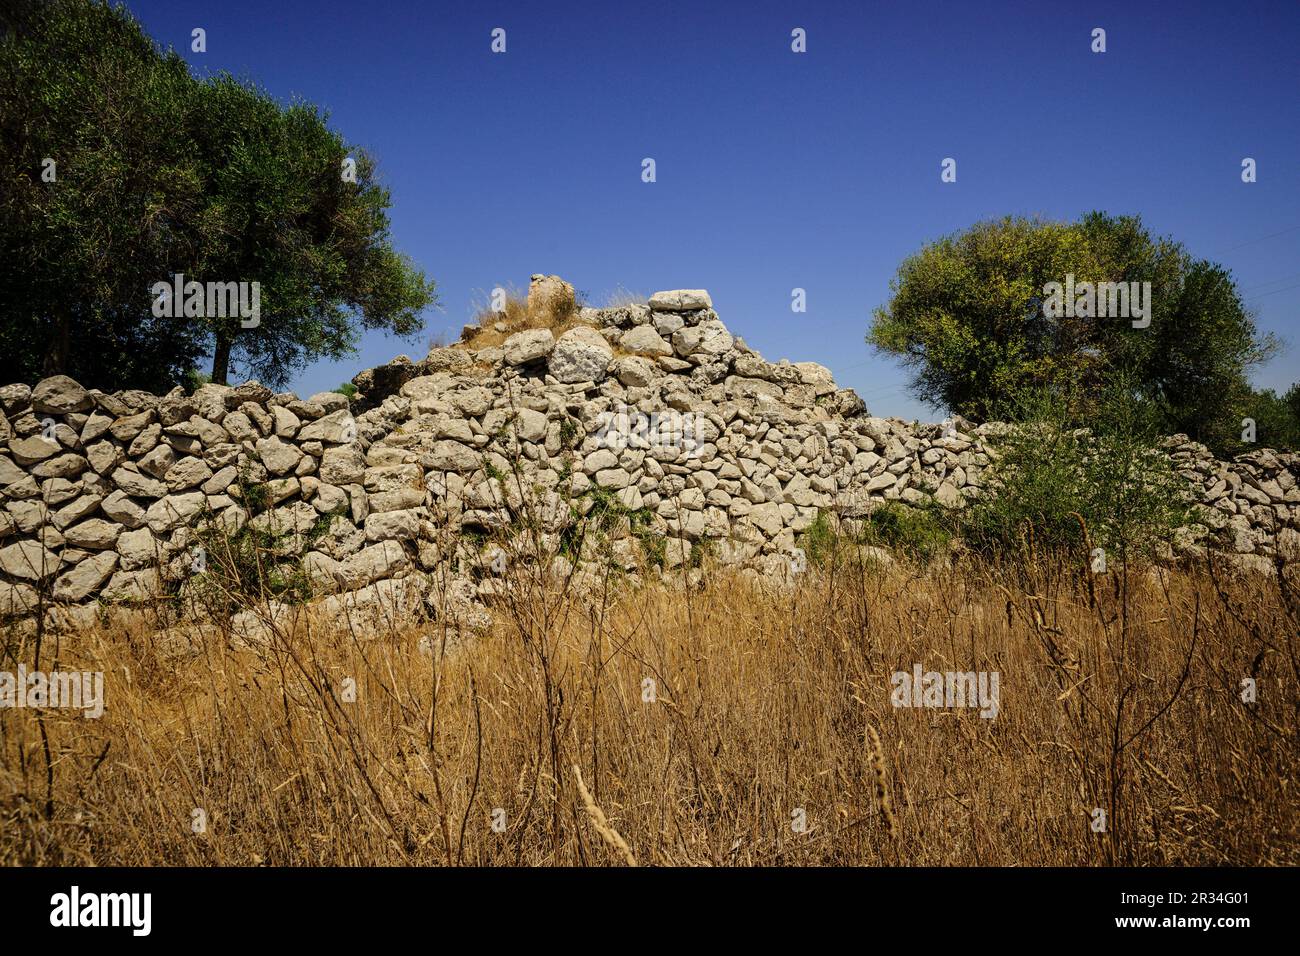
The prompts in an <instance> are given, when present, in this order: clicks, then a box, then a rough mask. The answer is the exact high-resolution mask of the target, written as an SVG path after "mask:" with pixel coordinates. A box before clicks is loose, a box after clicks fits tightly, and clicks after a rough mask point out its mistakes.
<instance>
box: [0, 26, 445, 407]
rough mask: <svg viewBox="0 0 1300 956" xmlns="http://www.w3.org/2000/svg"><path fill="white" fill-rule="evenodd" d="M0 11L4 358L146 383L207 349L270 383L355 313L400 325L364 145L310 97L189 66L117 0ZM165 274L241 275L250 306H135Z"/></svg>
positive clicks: (410, 282) (383, 212)
mask: <svg viewBox="0 0 1300 956" xmlns="http://www.w3.org/2000/svg"><path fill="white" fill-rule="evenodd" d="M0 27H3V29H4V33H3V35H2V36H0V142H3V146H4V148H5V150H6V155H8V156H12V157H13V164H12V170H11V171H10V170H7V171H6V174H5V178H4V180H3V181H0V337H2V341H3V343H4V348H5V352H6V355H12V356H13V357H14V365H16V368H15V369H14V371H15V372H16V373H17V374H18V376H19V377H22V378H27V379H33V378H36V377H39V376H40V375H42V374H51V373H54V372H66V373H68V374H71V375H73V376H74V377H77V378H78V379H80V380H81V381H83V382H85V383H87V384H93V385H97V386H99V387H101V388H120V387H143V388H149V389H153V390H161V389H165V388H167V387H170V386H171V385H173V384H177V383H180V382H184V381H185V380H186V379H187V378H188V377H190V376H191V374H192V371H193V369H194V368H195V367H196V366H197V365H198V363H199V362H200V361H201V360H202V358H203V357H204V356H205V355H208V356H212V364H211V380H212V381H214V382H218V383H224V382H225V381H226V380H227V377H228V375H229V373H230V371H231V370H232V369H235V370H239V371H241V372H247V373H249V374H251V375H253V376H255V377H257V378H259V379H260V380H262V381H263V382H265V383H266V384H268V385H271V386H273V387H279V386H282V385H283V384H284V383H285V382H286V381H287V380H288V378H289V377H290V376H291V375H292V373H293V372H294V370H296V369H298V368H301V367H302V366H303V365H305V364H307V363H308V362H311V361H313V360H315V359H318V358H339V357H342V356H345V355H347V354H349V353H351V352H352V351H353V350H354V349H355V346H356V342H357V339H358V337H359V334H360V332H361V330H362V329H384V330H387V331H389V332H392V333H395V334H397V335H400V336H408V337H409V336H413V335H415V334H416V333H418V332H419V331H420V327H421V322H420V318H419V316H420V313H421V312H422V311H423V309H424V308H425V307H427V306H428V305H430V304H432V303H433V302H434V286H433V283H432V282H431V281H429V280H427V279H426V278H425V276H424V275H423V273H422V272H420V271H419V270H418V269H416V268H415V267H414V266H413V265H412V264H411V263H410V262H409V261H408V260H407V259H406V258H404V257H403V256H401V255H400V254H399V253H397V252H396V251H395V250H394V249H393V247H392V245H391V242H390V237H389V221H388V216H387V210H388V207H389V205H390V203H391V197H390V195H389V193H388V191H387V190H386V189H384V188H383V187H382V186H380V185H379V184H378V183H377V182H376V180H375V166H374V162H373V160H372V158H371V157H370V156H368V155H366V154H365V153H364V152H362V151H360V150H350V149H349V147H348V146H347V144H346V143H345V142H344V140H343V139H342V137H341V136H340V135H339V134H338V133H337V132H335V131H333V130H330V129H329V127H328V125H327V117H326V116H324V115H323V114H321V113H320V111H319V110H317V109H316V108H315V107H313V106H311V105H310V104H306V103H293V104H290V105H288V106H281V105H280V104H279V103H277V102H276V101H275V100H274V99H273V98H272V97H270V96H269V95H267V94H266V93H265V92H263V91H261V90H259V89H257V88H256V87H255V86H253V85H251V84H248V83H244V82H241V81H238V80H236V79H234V78H233V77H231V76H229V75H225V74H222V75H218V76H216V77H213V78H211V79H208V80H199V79H197V78H195V77H193V76H191V75H190V73H189V71H188V68H187V67H186V65H185V63H184V61H183V60H182V59H181V58H180V57H179V56H177V55H176V54H175V53H174V52H171V51H168V52H163V51H161V50H159V49H158V47H157V46H156V45H155V44H154V43H153V42H152V41H151V40H150V39H149V37H148V36H147V35H145V33H144V32H143V31H142V30H141V28H140V26H139V24H138V23H136V21H135V20H133V19H132V18H131V16H130V15H129V14H128V13H127V12H126V11H125V10H124V9H123V8H120V7H109V6H107V5H106V4H103V3H97V2H91V0H21V2H20V3H18V4H16V5H15V7H13V8H12V9H11V10H10V11H9V12H8V14H7V15H6V19H5V20H4V21H3V22H0ZM46 158H52V159H53V160H54V161H55V170H56V173H55V176H54V178H53V179H50V178H48V174H46V173H45V169H46V168H47V165H48V164H46V163H45V159H46ZM347 159H353V160H355V175H354V176H353V175H345V174H344V173H345V166H344V161H345V160H347ZM177 273H183V274H184V275H185V277H186V279H187V280H194V281H198V282H201V283H206V282H220V283H229V282H248V283H252V282H257V283H259V286H260V317H259V318H260V321H259V323H258V324H257V325H256V326H255V327H251V328H245V327H243V326H242V325H241V320H240V317H238V316H231V317H228V318H218V317H215V316H209V315H200V316H190V317H188V318H187V317H184V316H179V317H158V316H155V315H154V314H153V309H152V306H153V296H152V294H151V292H150V289H151V287H152V286H153V284H154V283H155V282H159V281H170V280H171V277H172V276H173V275H175V274H177Z"/></svg>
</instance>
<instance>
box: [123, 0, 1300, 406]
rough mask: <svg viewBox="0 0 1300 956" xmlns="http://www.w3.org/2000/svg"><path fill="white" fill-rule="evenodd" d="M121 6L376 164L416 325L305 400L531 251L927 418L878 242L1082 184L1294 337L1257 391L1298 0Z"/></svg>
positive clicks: (1293, 239) (1282, 225) (1292, 134)
mask: <svg viewBox="0 0 1300 956" xmlns="http://www.w3.org/2000/svg"><path fill="white" fill-rule="evenodd" d="M127 6H128V7H129V8H130V9H131V10H132V12H133V13H134V14H135V15H136V16H137V17H138V18H139V19H140V20H141V21H142V22H143V24H144V25H145V27H146V29H147V30H148V31H149V32H150V33H151V34H152V35H153V37H154V38H155V39H157V40H158V41H159V42H161V43H163V44H164V45H172V46H175V47H176V48H177V49H178V50H180V51H181V52H182V54H183V55H184V56H185V58H186V59H187V60H188V61H189V62H190V63H191V64H192V65H193V67H195V69H196V71H197V72H198V73H200V74H203V73H204V72H206V71H210V70H221V69H227V70H230V71H231V72H233V73H235V74H237V75H242V76H245V77H248V78H250V79H253V80H255V81H257V82H258V83H259V84H261V85H262V86H264V87H265V88H266V89H268V90H269V91H270V92H272V93H273V94H275V95H276V96H278V97H281V98H286V99H287V98H288V97H290V96H295V95H296V96H301V97H303V98H305V99H308V100H310V101H312V102H315V103H317V104H319V105H321V106H323V107H324V108H326V109H328V110H329V111H330V114H331V123H332V125H334V126H335V127H336V128H337V129H339V130H340V131H341V132H342V133H343V135H344V136H345V138H347V139H348V141H349V142H352V143H356V144H361V145H364V146H366V147H367V148H369V149H370V150H371V151H372V152H373V153H374V154H376V156H377V157H378V160H379V170H380V176H381V178H382V179H383V181H384V182H385V183H386V184H387V185H388V186H389V187H390V188H391V189H392V192H393V209H392V219H393V236H394V239H395V243H396V245H397V246H398V248H400V249H401V250H403V251H404V252H406V253H408V254H409V255H411V256H412V257H413V258H414V259H415V260H416V261H417V262H418V263H419V264H420V265H421V266H422V267H423V268H424V269H425V270H426V271H427V273H428V274H429V275H430V276H432V277H433V278H434V279H435V280H436V281H437V282H438V286H439V292H440V296H441V301H442V308H441V310H431V311H430V312H429V313H428V314H427V317H426V331H425V333H424V334H422V335H421V336H420V338H419V339H418V340H417V341H416V342H415V343H407V342H403V341H400V340H397V339H394V338H391V337H385V336H383V335H380V334H377V333H376V334H371V335H368V336H367V337H366V338H365V339H364V341H363V343H362V348H361V353H360V355H358V356H355V357H353V358H351V359H348V360H346V361H343V362H338V363H320V364H318V365H315V366H313V367H311V368H310V369H308V370H306V371H305V372H303V373H302V374H301V375H299V376H298V378H297V379H296V380H295V382H294V388H295V390H297V391H299V392H300V393H302V394H307V393H310V392H313V391H318V390H321V389H325V388H334V387H336V386H337V385H338V384H339V383H340V382H342V381H345V380H346V379H349V378H351V376H352V375H353V374H354V373H355V372H356V371H358V370H360V369H362V368H366V367H369V366H372V365H376V364H379V363H382V362H385V361H387V360H388V359H390V358H392V356H394V355H395V354H397V353H400V352H405V353H407V354H409V355H412V356H413V357H417V358H418V357H421V356H422V355H423V354H424V351H425V349H426V348H427V345H428V341H429V339H430V338H431V337H432V336H433V335H435V334H436V333H438V332H441V331H447V332H449V333H450V334H451V336H452V338H454V337H455V335H456V334H457V333H458V332H459V329H460V326H461V325H462V324H463V323H464V322H465V321H466V320H467V319H468V318H469V317H470V315H471V312H472V303H473V301H474V300H475V297H476V293H478V292H479V290H488V289H491V288H492V287H493V286H496V285H502V284H510V283H513V284H515V285H518V286H520V287H526V285H527V281H528V276H529V275H530V274H532V273H534V272H544V273H556V274H559V275H561V276H564V277H565V278H566V279H568V280H569V281H571V282H572V283H573V284H574V285H575V286H576V287H577V288H578V289H579V290H582V291H584V292H586V293H587V294H588V298H589V300H590V301H591V302H592V303H593V304H596V305H599V304H602V302H603V300H604V298H605V297H606V296H607V295H608V294H609V293H610V292H612V291H613V290H615V289H616V288H618V287H620V286H622V287H625V288H627V289H630V290H632V291H635V292H641V293H646V294H648V293H650V292H654V291H656V290H659V289H671V288H683V287H689V288H694V287H704V288H707V289H708V290H709V291H710V292H711V293H712V294H713V300H714V304H715V307H716V308H717V310H718V312H719V314H720V315H721V317H722V319H723V321H724V322H726V323H727V325H728V326H729V327H730V328H731V329H732V331H734V332H736V333H737V334H740V335H743V336H744V337H745V339H746V341H747V342H749V344H750V345H751V346H752V347H754V348H756V349H758V350H759V351H760V352H762V353H763V355H764V356H765V357H767V358H768V359H771V360H776V359H779V358H782V357H785V358H789V359H791V360H793V361H802V360H812V361H818V362H822V363H824V364H826V365H828V366H829V367H830V368H831V369H832V370H833V371H834V372H835V376H836V379H837V380H838V381H839V382H840V383H841V384H842V385H849V386H852V387H854V388H856V389H857V390H858V391H859V392H860V393H861V394H862V396H863V397H864V398H865V399H866V400H867V403H868V405H869V406H870V408H871V410H872V411H873V412H874V413H876V414H881V415H900V416H903V417H907V418H912V417H920V418H922V419H926V420H929V419H934V418H936V417H939V416H938V415H937V414H936V413H935V412H934V411H933V410H930V409H928V408H926V407H925V406H923V405H921V404H920V403H918V402H916V401H915V400H913V399H912V398H911V397H910V396H909V395H908V394H907V392H906V389H905V385H906V379H905V376H904V375H903V374H902V372H901V371H900V370H899V369H898V368H897V367H896V366H895V365H894V364H893V363H892V362H891V361H890V360H889V359H888V358H886V357H884V356H881V355H877V354H874V353H873V352H872V351H871V350H870V349H869V348H868V347H867V346H866V345H865V344H864V342H863V334H864V332H865V330H866V328H867V326H868V323H869V320H870V314H871V310H872V309H873V308H874V307H875V306H877V305H879V304H880V303H882V302H883V301H884V300H885V299H886V298H887V295H888V285H889V279H890V277H891V276H892V275H893V274H894V271H895V269H896V268H897V266H898V264H899V262H900V261H901V260H902V259H903V258H904V257H905V256H906V255H908V254H909V253H911V252H913V251H915V250H916V249H918V248H919V247H920V246H921V245H922V244H923V243H925V242H926V241H928V240H931V239H934V238H936V237H938V236H940V235H943V234H945V233H948V232H952V231H954V230H958V229H962V228H965V227H966V226H968V225H970V224H972V223H974V222H976V221H978V220H980V219H984V218H989V217H995V216H1001V215H1004V214H1008V213H1015V214H1026V215H1030V214H1040V215H1043V216H1047V217H1052V218H1063V219H1072V218H1074V217H1076V216H1078V215H1079V214H1081V213H1083V212H1086V211H1088V210H1090V209H1094V208H1096V209H1104V210H1107V211H1109V212H1112V213H1116V214H1119V213H1137V214H1140V215H1141V216H1142V217H1143V219H1144V220H1145V221H1146V223H1147V224H1148V225H1149V226H1150V227H1151V228H1152V229H1153V230H1154V231H1156V232H1158V233H1161V234H1169V235H1172V236H1174V237H1175V238H1177V239H1179V240H1181V241H1183V242H1184V243H1185V244H1186V245H1187V246H1188V247H1189V248H1190V249H1191V251H1192V252H1193V253H1195V254H1197V255H1203V256H1207V257H1209V258H1212V259H1216V260H1218V261H1220V262H1222V263H1224V264H1225V265H1227V266H1228V267H1230V268H1231V269H1232V270H1233V272H1234V274H1235V276H1236V277H1237V279H1238V281H1239V283H1240V286H1241V287H1242V289H1243V290H1244V291H1245V297H1246V298H1247V300H1249V301H1250V303H1251V305H1252V306H1253V308H1255V310H1256V312H1257V315H1258V318H1259V321H1260V324H1261V326H1262V327H1263V328H1264V329H1267V330H1271V331H1274V332H1277V333H1279V334H1281V335H1282V336H1283V337H1285V338H1286V339H1287V340H1288V342H1292V343H1295V344H1294V345H1293V347H1292V348H1290V349H1289V350H1288V351H1287V353H1286V354H1285V355H1284V356H1283V357H1282V358H1280V359H1278V360H1276V361H1275V362H1274V363H1272V365H1270V366H1269V367H1268V368H1266V369H1265V370H1263V371H1262V372H1261V373H1260V374H1259V375H1257V377H1256V378H1257V384H1259V385H1265V386H1273V387H1281V388H1285V387H1286V386H1288V385H1290V383H1291V382H1292V381H1294V380H1296V379H1300V352H1298V351H1297V350H1300V336H1297V335H1296V333H1295V329H1296V325H1297V323H1296V317H1297V313H1298V312H1300V107H1298V105H1297V104H1298V103H1300V3H1297V2H1296V0H1280V2H1259V3H1256V2H1251V0H1244V2H1232V3H1228V2H1222V0H1220V2H1213V3H1211V2H1206V0H1185V2H1172V0H1170V2H1158V3H1139V2H1131V0H1130V2H1118V3H1107V2H1088V3H1077V2H1076V3H1063V2H1052V0H1046V2H1038V0H1026V2H1018V3H1010V2H998V0H988V2H951V3H943V4H933V3H924V2H901V0H900V2H878V3H877V2H870V3H868V2H852V3H849V2H843V3H765V2H756V0H745V2H731V3H704V2H700V0H695V2H667V0H654V2H636V3H620V2H613V0H601V2H596V0H587V2H570V3H565V2H556V3H536V2H533V3H522V2H521V3H495V2H474V3H440V2H431V0H379V2H370V3H357V2H355V0H349V2H342V0H315V2H307V0H258V2H251V0H221V2H213V0H203V2H191V0H128V3H127ZM194 27H203V28H204V29H205V30H206V31H207V44H208V49H207V52H206V53H204V54H198V53H192V52H190V49H189V47H190V31H191V30H192V29H193V28H194ZM495 27H502V28H504V29H505V30H506V35H507V53H505V54H504V55H494V54H493V53H491V52H490V49H489V46H490V33H491V31H492V29H493V28H495ZM795 27H802V28H804V29H805V30H806V31H807V37H808V41H807V43H808V52H807V53H805V54H795V53H793V52H791V49H790V43H791V38H790V34H791V30H792V29H794V28H795ZM1094 27H1103V28H1105V30H1106V31H1107V52H1106V53H1104V54H1094V53H1092V52H1091V51H1090V43H1091V37H1090V34H1091V31H1092V29H1093V28H1094ZM949 156H950V157H953V158H955V159H956V160H957V182H956V183H955V184H944V183H941V182H940V178H939V174H940V163H941V161H942V160H943V158H944V157H949ZM1247 156H1249V157H1253V158H1254V159H1255V160H1256V161H1257V162H1258V182H1256V183H1254V184H1251V185H1246V184H1243V183H1242V182H1241V177H1240V172H1241V165H1240V164H1241V160H1242V158H1243V157H1247ZM645 157H653V158H654V159H655V161H656V164H657V173H658V181H657V182H656V183H654V184H646V183H643V182H641V161H642V159H643V158H645ZM795 287H802V288H804V289H806V290H807V299H808V311H807V312H806V313H804V314H796V313H793V312H792V311H791V309H790V295H791V289H793V288H795Z"/></svg>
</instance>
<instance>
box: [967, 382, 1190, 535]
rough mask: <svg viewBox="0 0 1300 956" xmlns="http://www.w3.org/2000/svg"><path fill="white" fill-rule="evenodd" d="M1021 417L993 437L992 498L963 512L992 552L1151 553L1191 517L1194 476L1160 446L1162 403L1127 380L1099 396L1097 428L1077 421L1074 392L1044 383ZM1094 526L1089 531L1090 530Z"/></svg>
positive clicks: (1025, 404)
mask: <svg viewBox="0 0 1300 956" xmlns="http://www.w3.org/2000/svg"><path fill="white" fill-rule="evenodd" d="M1018 406H1019V407H1018V408H1017V410H1016V414H1015V418H1016V420H1018V421H1019V422H1020V424H1019V425H1017V426H1015V427H1013V428H1011V429H1010V430H1008V431H1007V432H1006V433H1005V434H1004V435H1002V436H1001V437H1000V438H995V439H992V440H991V441H990V447H991V452H992V455H993V458H994V460H993V462H992V464H991V467H990V468H989V469H988V471H987V472H986V476H985V477H986V479H987V485H988V489H989V491H990V492H991V493H990V494H989V495H988V496H986V497H985V498H983V499H981V500H980V501H979V502H976V503H974V504H973V505H971V506H969V507H968V508H966V509H965V510H964V512H963V513H960V514H954V520H955V521H957V522H959V524H960V528H961V532H962V536H963V538H964V540H965V542H966V543H967V545H969V546H970V547H973V548H975V549H976V550H980V551H984V552H1015V551H1019V550H1021V549H1022V548H1024V547H1026V546H1028V547H1029V548H1030V549H1032V550H1033V551H1035V552H1038V551H1059V550H1068V551H1078V550H1080V549H1083V548H1084V546H1085V544H1086V545H1087V546H1088V547H1093V548H1095V547H1101V548H1104V549H1105V550H1106V552H1107V554H1108V555H1111V556H1116V557H1118V558H1120V559H1121V560H1123V559H1127V558H1128V557H1130V556H1142V557H1150V556H1152V555H1154V554H1156V553H1157V552H1158V551H1159V550H1160V549H1161V547H1162V545H1164V544H1165V543H1167V542H1168V541H1169V540H1170V539H1171V538H1172V536H1173V533H1174V531H1175V530H1176V529H1177V528H1178V527H1180V526H1182V525H1185V524H1187V523H1188V522H1189V520H1190V517H1189V503H1188V491H1189V486H1188V484H1187V481H1186V480H1185V479H1184V478H1183V477H1182V476H1180V475H1179V474H1178V473H1177V471H1176V470H1175V468H1174V466H1173V463H1172V462H1171V461H1170V459H1169V457H1168V456H1167V455H1165V454H1164V453H1163V452H1161V451H1160V450H1159V448H1158V447H1157V446H1156V432H1155V430H1154V429H1155V427H1156V426H1155V425H1154V420H1155V419H1154V415H1155V413H1154V411H1152V410H1148V408H1147V407H1145V406H1144V405H1143V403H1141V402H1140V401H1137V400H1135V399H1134V398H1133V392H1132V391H1130V390H1128V389H1127V388H1124V387H1117V388H1115V389H1112V390H1110V391H1109V392H1108V393H1107V394H1106V395H1103V396H1101V398H1100V399H1099V400H1097V407H1098V408H1099V409H1100V412H1099V414H1098V415H1097V417H1096V419H1095V420H1096V425H1095V427H1093V428H1091V429H1081V428H1074V427H1072V423H1073V421H1074V418H1073V415H1072V410H1071V407H1070V402H1069V400H1068V396H1062V395H1059V394H1055V393H1050V392H1046V391H1036V392H1034V393H1031V394H1028V395H1027V396H1025V397H1023V398H1022V399H1021V400H1020V402H1019V403H1018ZM1085 529H1086V531H1085Z"/></svg>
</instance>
